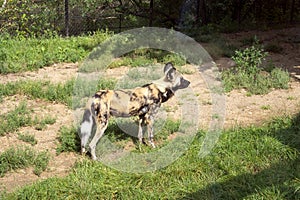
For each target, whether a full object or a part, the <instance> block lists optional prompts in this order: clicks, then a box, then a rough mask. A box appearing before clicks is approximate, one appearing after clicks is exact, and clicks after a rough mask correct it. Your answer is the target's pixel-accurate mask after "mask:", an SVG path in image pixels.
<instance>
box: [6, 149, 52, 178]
mask: <svg viewBox="0 0 300 200" xmlns="http://www.w3.org/2000/svg"><path fill="white" fill-rule="evenodd" d="M49 159H50V157H49V154H48V152H39V153H37V152H35V151H34V150H32V149H31V148H28V147H25V148H20V147H18V148H10V149H8V150H6V151H4V152H3V153H1V154H0V177H2V176H4V175H5V174H6V173H7V172H9V171H12V170H17V169H24V168H27V167H29V166H34V173H35V174H36V175H40V174H41V173H42V172H43V171H45V169H46V168H47V165H48V162H49Z"/></svg>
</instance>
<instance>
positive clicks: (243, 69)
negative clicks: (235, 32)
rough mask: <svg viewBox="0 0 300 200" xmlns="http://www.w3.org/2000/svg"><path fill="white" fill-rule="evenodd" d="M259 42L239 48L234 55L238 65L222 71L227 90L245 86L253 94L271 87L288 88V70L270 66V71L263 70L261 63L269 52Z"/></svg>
mask: <svg viewBox="0 0 300 200" xmlns="http://www.w3.org/2000/svg"><path fill="white" fill-rule="evenodd" d="M257 44H258V42H257V43H256V45H252V46H251V47H248V48H246V49H244V50H238V51H236V52H235V55H234V56H232V59H233V60H234V61H235V63H236V66H235V67H234V68H232V69H229V70H225V71H223V72H222V79H223V83H224V88H225V91H227V92H229V91H231V90H233V89H241V88H245V89H247V90H248V92H250V93H251V94H265V93H268V92H269V91H270V89H271V88H276V89H279V88H282V89H287V88H288V82H289V74H288V73H287V72H285V71H283V70H282V69H279V68H276V67H272V69H271V68H270V71H269V72H266V71H263V70H262V68H261V67H260V65H261V64H262V61H263V60H264V59H265V57H266V56H267V53H266V52H265V51H264V50H263V49H262V48H261V47H260V46H259V45H257Z"/></svg>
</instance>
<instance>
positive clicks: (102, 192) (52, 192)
mask: <svg viewBox="0 0 300 200" xmlns="http://www.w3.org/2000/svg"><path fill="white" fill-rule="evenodd" d="M171 127H174V126H173V125H171ZM299 130H300V115H298V116H296V117H295V118H287V117H284V118H280V119H275V120H273V121H272V122H271V123H268V124H266V125H264V126H262V127H254V126H251V127H247V128H235V129H232V130H227V131H224V132H223V133H222V135H221V137H220V138H219V141H218V143H217V144H216V146H215V147H214V149H213V150H212V151H211V152H210V154H209V155H207V156H206V157H204V158H200V157H199V155H198V154H199V151H200V148H201V145H202V142H203V141H204V140H203V136H205V133H204V132H199V134H198V135H197V137H196V138H195V140H194V142H193V143H192V144H191V146H190V148H189V150H188V151H187V152H186V153H185V154H184V155H183V156H181V157H180V158H178V159H177V160H176V161H175V162H174V163H173V164H171V165H169V166H168V167H166V168H164V169H160V170H157V171H155V172H151V173H139V174H133V173H124V172H120V171H116V170H114V169H112V168H109V167H107V166H105V165H104V164H102V163H101V162H94V161H90V160H87V159H84V160H82V161H79V162H77V163H76V165H75V167H74V169H73V171H72V172H71V173H70V174H69V175H68V176H66V177H63V178H57V177H56V178H50V179H46V180H43V181H41V182H38V183H34V184H32V185H28V186H25V187H23V188H21V189H18V190H16V191H15V192H13V193H11V194H4V195H3V196H4V199H5V198H7V199H28V198H32V199H39V198H45V199H62V198H65V197H66V196H67V197H68V198H71V199H97V198H98V199H132V198H135V199H199V197H201V199H257V198H261V197H263V198H264V199H299V197H300V194H299V172H300V167H299V161H300V160H299V155H300V152H299V151H300V149H299V147H300V135H299Z"/></svg>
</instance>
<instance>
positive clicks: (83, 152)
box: [81, 147, 86, 156]
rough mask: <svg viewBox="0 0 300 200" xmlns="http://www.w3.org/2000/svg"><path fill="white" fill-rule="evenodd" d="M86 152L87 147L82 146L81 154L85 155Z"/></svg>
mask: <svg viewBox="0 0 300 200" xmlns="http://www.w3.org/2000/svg"><path fill="white" fill-rule="evenodd" d="M85 154H86V149H85V148H84V147H82V148H81V155H83V156H84V155H85Z"/></svg>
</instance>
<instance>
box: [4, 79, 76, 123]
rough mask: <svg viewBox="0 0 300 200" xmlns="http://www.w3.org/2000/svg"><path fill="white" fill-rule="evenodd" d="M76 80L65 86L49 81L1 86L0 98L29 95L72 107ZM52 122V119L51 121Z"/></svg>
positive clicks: (21, 82)
mask: <svg viewBox="0 0 300 200" xmlns="http://www.w3.org/2000/svg"><path fill="white" fill-rule="evenodd" d="M73 86H74V80H70V81H67V82H66V83H65V84H60V83H59V84H53V83H50V82H49V81H31V80H28V81H17V82H10V83H7V84H0V98H2V97H4V96H9V95H15V94H20V95H27V96H29V97H31V98H34V99H44V100H47V101H51V102H53V101H57V102H60V103H64V104H66V105H68V106H70V107H71V105H72V92H73ZM49 120H50V121H51V119H49Z"/></svg>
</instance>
